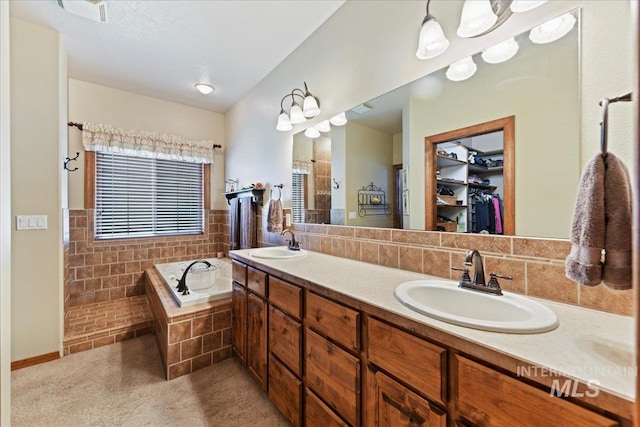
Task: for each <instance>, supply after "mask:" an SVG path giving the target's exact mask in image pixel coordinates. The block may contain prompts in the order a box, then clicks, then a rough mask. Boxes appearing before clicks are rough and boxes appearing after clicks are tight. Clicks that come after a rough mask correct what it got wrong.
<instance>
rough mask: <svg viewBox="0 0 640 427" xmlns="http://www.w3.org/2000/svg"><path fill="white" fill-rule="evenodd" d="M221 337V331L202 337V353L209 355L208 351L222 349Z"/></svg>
mask: <svg viewBox="0 0 640 427" xmlns="http://www.w3.org/2000/svg"><path fill="white" fill-rule="evenodd" d="M227 330H228V329H227ZM227 330H225V331H227ZM222 335H223V332H222V331H216V332H214V333H211V334H207V335H205V336H203V337H202V352H203V353H209V352H210V351H214V350H219V349H220V348H222Z"/></svg>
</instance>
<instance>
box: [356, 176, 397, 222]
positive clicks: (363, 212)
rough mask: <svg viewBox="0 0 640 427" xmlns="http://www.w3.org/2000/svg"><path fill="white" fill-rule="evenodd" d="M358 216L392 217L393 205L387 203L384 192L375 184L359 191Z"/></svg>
mask: <svg viewBox="0 0 640 427" xmlns="http://www.w3.org/2000/svg"><path fill="white" fill-rule="evenodd" d="M358 215H360V216H369V215H386V216H389V215H391V205H390V204H388V203H387V196H386V193H385V192H384V190H383V189H382V188H380V187H376V186H375V185H373V182H372V183H371V184H369V185H367V186H364V187H362V188H361V189H359V190H358Z"/></svg>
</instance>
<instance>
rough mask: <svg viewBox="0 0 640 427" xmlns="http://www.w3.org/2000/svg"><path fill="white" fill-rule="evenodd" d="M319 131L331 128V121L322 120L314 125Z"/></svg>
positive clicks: (326, 130) (327, 130)
mask: <svg viewBox="0 0 640 427" xmlns="http://www.w3.org/2000/svg"><path fill="white" fill-rule="evenodd" d="M315 128H316V129H318V130H319V131H320V132H329V131H330V130H331V123H329V120H328V119H327V120H323V121H321V122H320V123H318V124H317V125H316V126H315Z"/></svg>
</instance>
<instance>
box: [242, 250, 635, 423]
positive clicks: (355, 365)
mask: <svg viewBox="0 0 640 427" xmlns="http://www.w3.org/2000/svg"><path fill="white" fill-rule="evenodd" d="M230 255H231V257H232V259H233V281H234V292H233V303H232V307H233V330H232V342H233V351H234V354H235V356H236V357H237V359H238V360H239V361H240V363H242V364H243V365H244V366H245V367H246V368H247V370H248V371H249V373H250V374H251V375H252V377H253V378H254V379H255V380H256V382H257V383H258V384H259V386H260V387H262V389H263V390H265V392H267V393H268V395H269V398H270V399H271V400H272V402H273V403H274V405H275V406H276V407H277V408H278V410H279V411H280V412H281V413H282V414H283V415H284V417H285V418H287V419H288V420H289V421H290V422H291V424H292V425H293V426H302V425H306V426H323V427H325V426H349V425H350V426H360V425H366V426H394V427H395V426H400V425H412V426H413V425H415V426H452V425H480V426H492V425H495V426H497V425H501V426H504V425H527V426H544V425H556V426H560V425H562V426H565V425H566V426H618V425H621V426H628V425H631V424H632V422H631V419H632V410H633V409H632V405H633V390H634V385H635V375H634V374H633V373H632V372H626V371H625V369H630V367H631V365H632V358H633V352H632V351H631V353H630V354H628V353H627V352H626V351H625V348H626V347H625V348H616V346H615V343H616V342H620V343H628V345H629V347H631V343H633V319H632V318H626V317H623V316H618V315H612V314H608V313H604V312H598V311H594V310H588V309H583V308H579V307H574V306H570V305H566V304H560V303H553V302H547V301H544V304H545V305H547V306H548V307H550V308H551V309H552V310H554V311H555V312H556V313H557V315H558V317H559V319H560V326H559V327H558V328H556V329H554V330H552V331H550V332H545V333H541V334H529V335H517V334H505V333H495V332H487V331H482V330H476V329H471V328H466V327H461V326H456V325H453V324H449V323H445V322H442V321H439V320H436V319H433V318H430V317H427V316H424V315H421V314H419V313H416V312H414V311H412V310H410V309H409V308H407V307H405V306H403V305H402V304H401V303H400V302H398V301H397V300H396V299H395V297H394V289H395V288H396V287H397V286H398V285H399V284H400V283H402V282H406V281H410V280H418V279H424V278H427V277H429V276H425V275H422V274H416V273H410V272H407V271H403V270H397V269H391V268H386V267H381V266H377V265H371V264H366V263H361V262H357V261H352V260H348V259H343V258H337V257H332V256H329V255H324V254H320V253H314V252H308V254H307V255H306V256H304V257H300V258H297V259H261V258H257V257H255V256H252V255H251V251H250V250H239V251H232V252H231V253H230ZM497 298H499V297H497ZM539 301H542V300H539ZM608 346H610V348H609V347H608ZM631 348H632V347H631ZM627 365H628V366H627ZM553 390H555V391H556V393H555V394H556V395H553ZM558 394H560V395H562V397H558V396H557V395H558Z"/></svg>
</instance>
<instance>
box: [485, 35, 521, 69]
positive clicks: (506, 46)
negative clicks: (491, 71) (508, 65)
mask: <svg viewBox="0 0 640 427" xmlns="http://www.w3.org/2000/svg"><path fill="white" fill-rule="evenodd" d="M519 48H520V46H519V45H518V42H517V41H516V39H515V38H513V37H511V38H510V39H508V40H505V41H503V42H501V43H498V44H496V45H493V46H491V47H490V48H488V49H485V50H484V51H483V52H482V59H484V62H487V63H489V64H499V63H501V62H505V61H508V60H509V59H511V58H513V57H514V55H515V54H516V53H517V52H518V49H519Z"/></svg>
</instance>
